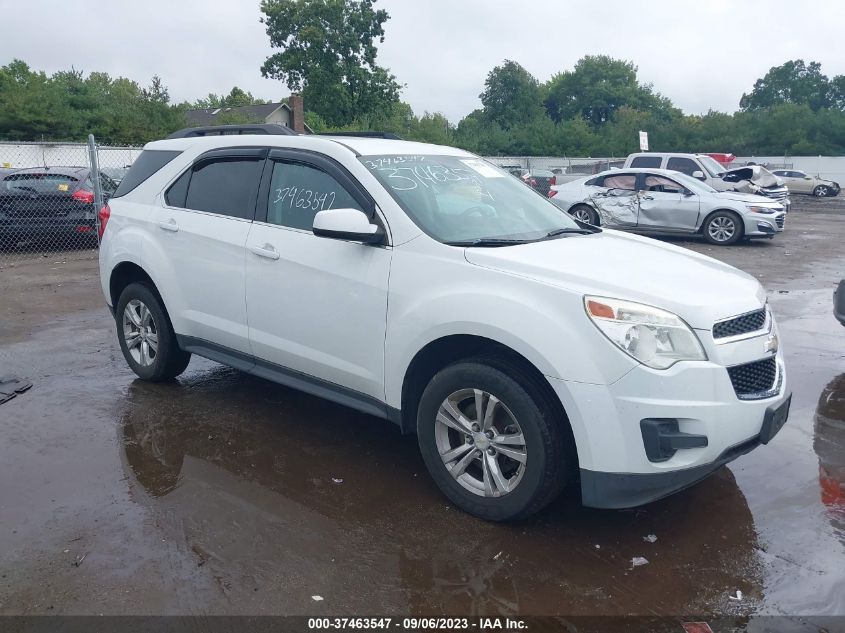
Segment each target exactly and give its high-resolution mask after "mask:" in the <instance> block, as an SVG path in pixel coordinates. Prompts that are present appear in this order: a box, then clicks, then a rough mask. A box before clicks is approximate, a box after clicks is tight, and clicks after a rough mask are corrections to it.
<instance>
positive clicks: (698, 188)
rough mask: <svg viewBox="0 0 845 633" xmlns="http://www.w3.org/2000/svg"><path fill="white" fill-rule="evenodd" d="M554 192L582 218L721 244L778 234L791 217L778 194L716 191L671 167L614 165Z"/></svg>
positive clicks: (554, 199)
mask: <svg viewBox="0 0 845 633" xmlns="http://www.w3.org/2000/svg"><path fill="white" fill-rule="evenodd" d="M549 198H550V199H551V201H552V202H553V203H554V204H555V205H557V206H558V207H559V208H560V209H562V210H563V211H565V212H567V213H569V214H570V215H571V216H572V217H574V218H575V219H576V220H580V221H581V222H586V223H589V224H593V225H598V226H605V227H608V228H614V229H623V230H626V231H633V232H636V233H646V234H662V235H701V236H703V237H704V239H706V240H707V241H708V242H710V243H711V244H719V245H727V244H734V243H736V242H738V241H739V240H741V239H743V238H745V239H748V238H763V237H766V238H771V237H774V236H775V235H776V234H777V233H780V232H781V231H783V226H784V222H785V220H786V211H785V209H784V206H783V205H782V204H781V203H780V202H778V201H776V200H772V199H771V198H767V197H764V196H756V195H751V194H745V193H740V192H734V191H723V192H720V191H716V190H715V189H713V187H711V186H709V185H707V184H705V183H703V182H701V181H700V180H698V179H696V178H692V177H690V176H687V175H686V174H682V173H680V172H677V171H669V170H666V169H622V170H619V169H614V170H610V171H606V172H602V173H600V174H597V175H595V176H590V177H588V178H582V179H580V180H574V181H572V182H568V183H566V184H562V185H556V186H554V187H552V188H551V190H550V191H549Z"/></svg>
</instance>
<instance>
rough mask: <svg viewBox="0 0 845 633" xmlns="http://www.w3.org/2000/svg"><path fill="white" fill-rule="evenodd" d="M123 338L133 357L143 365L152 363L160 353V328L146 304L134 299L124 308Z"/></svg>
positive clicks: (146, 365)
mask: <svg viewBox="0 0 845 633" xmlns="http://www.w3.org/2000/svg"><path fill="white" fill-rule="evenodd" d="M122 320H123V340H124V341H125V342H126V349H127V350H129V355H130V356H132V359H133V360H134V361H135V362H136V363H138V364H139V365H141V366H142V367H149V366H150V365H152V364H153V363H154V362H155V360H156V356H157V355H158V328H157V327H156V322H155V319H153V315H152V313H151V312H150V309H149V308H148V307H147V306H146V304H145V303H144V302H143V301H141V300H139V299H132V300H131V301H130V302H129V303H127V304H126V308H125V309H124V310H123V319H122Z"/></svg>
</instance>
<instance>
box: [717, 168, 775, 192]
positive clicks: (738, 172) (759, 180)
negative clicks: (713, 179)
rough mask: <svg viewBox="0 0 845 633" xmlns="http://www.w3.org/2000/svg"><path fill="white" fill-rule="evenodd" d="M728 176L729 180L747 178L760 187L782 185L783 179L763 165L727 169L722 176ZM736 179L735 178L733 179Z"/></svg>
mask: <svg viewBox="0 0 845 633" xmlns="http://www.w3.org/2000/svg"><path fill="white" fill-rule="evenodd" d="M725 176H728V181H729V182H736V181H738V180H747V181H749V182H753V183H754V184H755V185H757V186H758V187H782V186H783V180H781V179H780V178H778V177H777V176H775V175H774V174H773V173H772V172H770V171H769V170H768V169H766V168H765V167H763V166H762V165H748V166H747V167H736V168H734V169H729V170H727V171H726V172H725V173H724V174H722V178H723V179H724V178H725ZM733 179H735V180H733Z"/></svg>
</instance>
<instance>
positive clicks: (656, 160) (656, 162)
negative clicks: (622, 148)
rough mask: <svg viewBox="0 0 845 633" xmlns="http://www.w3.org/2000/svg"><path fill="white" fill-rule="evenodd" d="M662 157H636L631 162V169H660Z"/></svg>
mask: <svg viewBox="0 0 845 633" xmlns="http://www.w3.org/2000/svg"><path fill="white" fill-rule="evenodd" d="M660 161H661V158H660V156H636V157H634V160H632V161H631V167H645V168H646V169H659V168H660Z"/></svg>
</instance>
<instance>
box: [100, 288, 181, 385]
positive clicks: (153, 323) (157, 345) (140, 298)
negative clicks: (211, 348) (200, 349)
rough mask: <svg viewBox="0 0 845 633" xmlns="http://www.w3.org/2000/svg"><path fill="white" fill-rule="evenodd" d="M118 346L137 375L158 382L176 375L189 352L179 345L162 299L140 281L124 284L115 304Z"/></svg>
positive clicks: (179, 372)
mask: <svg viewBox="0 0 845 633" xmlns="http://www.w3.org/2000/svg"><path fill="white" fill-rule="evenodd" d="M115 321H116V322H117V336H118V340H119V341H120V349H121V351H122V352H123V357H124V358H125V359H126V362H127V363H128V364H129V367H130V368H131V369H132V371H134V372H135V373H136V374H137V375H138V376H139V377H140V378H143V379H144V380H148V381H150V382H160V381H162V380H169V379H171V378H175V377H176V376H178V375H179V374H181V373H182V372H183V371H185V368H186V367H187V366H188V363H189V362H190V360H191V355H190V353H188V352H184V351H182V350H181V349H179V345H178V344H177V342H176V335H175V334H174V332H173V326H172V325H171V324H170V319H169V318H168V316H167V313H166V312H165V310H164V306H163V305H162V303H161V299H160V298H159V297H158V295H156V293H154V292H153V291H152V290H151V289H150V288H149V287H147V286H145V285H144V284H140V283H133V284H129V285H128V286H126V288H125V289H124V290H123V292H122V293H121V294H120V299H119V300H118V302H117V307H116V308H115Z"/></svg>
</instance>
